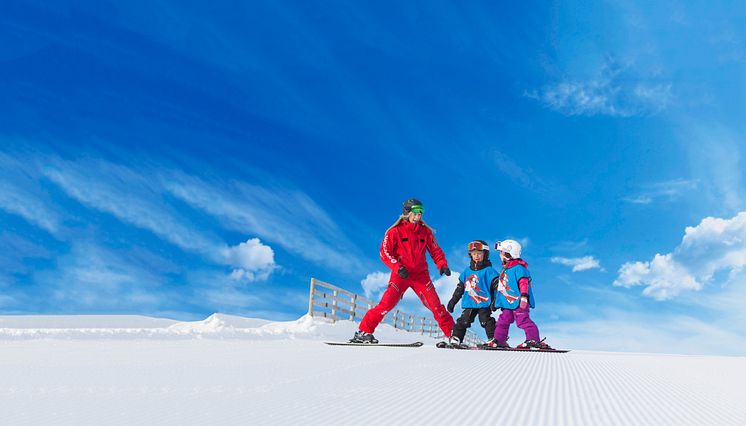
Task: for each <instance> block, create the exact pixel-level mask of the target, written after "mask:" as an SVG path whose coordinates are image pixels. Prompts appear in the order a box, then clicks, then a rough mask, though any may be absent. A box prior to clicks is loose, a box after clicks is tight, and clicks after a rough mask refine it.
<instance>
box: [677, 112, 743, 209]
mask: <svg viewBox="0 0 746 426" xmlns="http://www.w3.org/2000/svg"><path fill="white" fill-rule="evenodd" d="M681 129H682V133H681V135H680V136H679V138H680V139H681V141H682V144H683V145H684V146H685V147H686V150H687V153H688V156H689V163H690V164H689V167H690V170H691V171H690V173H691V175H692V176H694V177H695V178H696V179H697V180H698V181H699V183H700V185H699V188H698V189H699V193H700V197H701V198H702V199H703V200H705V201H706V202H708V203H711V204H712V205H716V206H719V207H722V208H723V209H724V211H725V212H727V213H726V214H731V213H733V212H736V211H739V210H740V209H742V208H743V205H744V203H743V200H744V189H743V171H742V170H743V167H742V166H741V152H742V146H743V136H741V135H740V134H739V133H738V132H737V131H734V130H732V129H730V128H728V127H725V126H723V125H722V124H720V123H702V122H697V123H696V124H693V123H691V120H689V119H687V121H686V123H684V124H682V126H681Z"/></svg>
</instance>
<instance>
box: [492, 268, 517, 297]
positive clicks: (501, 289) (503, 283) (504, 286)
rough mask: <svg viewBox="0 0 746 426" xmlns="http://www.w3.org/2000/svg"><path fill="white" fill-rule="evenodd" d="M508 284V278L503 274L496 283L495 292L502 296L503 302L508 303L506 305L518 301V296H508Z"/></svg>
mask: <svg viewBox="0 0 746 426" xmlns="http://www.w3.org/2000/svg"><path fill="white" fill-rule="evenodd" d="M509 284H510V283H509V282H508V276H507V275H505V273H502V274H500V280H499V281H498V283H497V292H498V293H500V294H502V295H503V297H504V298H505V300H507V301H508V303H513V302H515V301H516V300H518V296H513V295H512V294H509V293H508V292H509V291H510V285H509Z"/></svg>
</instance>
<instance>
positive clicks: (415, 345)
mask: <svg viewBox="0 0 746 426" xmlns="http://www.w3.org/2000/svg"><path fill="white" fill-rule="evenodd" d="M324 343H326V344H327V345H333V346H382V347H386V348H419V347H420V346H422V345H424V343H422V342H413V343H352V342H324Z"/></svg>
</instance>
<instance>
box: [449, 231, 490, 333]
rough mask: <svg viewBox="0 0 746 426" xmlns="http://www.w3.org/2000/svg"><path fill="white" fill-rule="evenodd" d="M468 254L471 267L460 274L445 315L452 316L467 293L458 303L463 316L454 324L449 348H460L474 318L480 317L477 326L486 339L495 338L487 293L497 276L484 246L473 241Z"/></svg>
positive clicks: (486, 247) (488, 252)
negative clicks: (449, 313) (480, 327)
mask: <svg viewBox="0 0 746 426" xmlns="http://www.w3.org/2000/svg"><path fill="white" fill-rule="evenodd" d="M468 251H469V256H470V257H471V263H470V265H469V267H467V268H466V269H464V272H463V273H462V274H461V277H460V278H459V281H458V285H457V286H456V290H455V291H454V292H453V297H451V301H450V302H448V312H451V313H453V308H454V307H455V306H456V303H458V301H459V299H461V297H462V296H463V295H464V292H466V295H467V296H466V297H464V299H463V300H461V307H462V308H463V309H464V312H463V313H462V314H461V317H459V319H458V320H456V325H454V327H453V334H452V335H451V339H450V344H451V345H452V346H455V347H460V346H461V342H463V341H464V335H465V334H466V329H467V328H469V327H471V323H472V322H474V319H475V318H476V317H477V316H479V324H480V325H481V326H482V327H484V330H485V331H486V332H487V339H489V340H492V336H493V335H494V334H495V319H494V318H492V311H490V306H491V304H492V295H491V291H490V289H491V288H492V287H493V286H494V285H496V283H497V281H498V279H499V275H498V274H497V271H495V269H494V268H493V267H492V263H491V262H490V248H489V246H488V245H487V242H485V241H482V240H475V241H472V242H470V243H469V246H468Z"/></svg>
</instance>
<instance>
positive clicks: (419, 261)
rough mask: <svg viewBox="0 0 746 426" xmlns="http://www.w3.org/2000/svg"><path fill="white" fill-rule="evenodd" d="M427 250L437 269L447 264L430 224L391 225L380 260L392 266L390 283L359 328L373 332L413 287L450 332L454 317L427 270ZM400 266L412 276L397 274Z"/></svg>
mask: <svg viewBox="0 0 746 426" xmlns="http://www.w3.org/2000/svg"><path fill="white" fill-rule="evenodd" d="M425 250H427V251H429V252H430V256H431V257H432V258H433V261H435V265H436V266H437V267H438V270H440V269H442V268H443V267H447V266H448V262H447V261H446V257H445V255H444V254H443V250H441V248H440V246H439V245H438V242H437V241H436V240H435V236H434V235H433V232H432V230H431V229H430V228H428V227H427V226H426V225H424V224H423V223H421V222H415V223H412V222H409V221H408V220H402V221H401V222H399V223H398V224H396V225H394V226H392V227H391V228H389V230H388V231H386V235H385V236H384V237H383V242H382V243H381V260H382V261H383V263H385V264H386V266H388V267H389V269H391V277H390V278H389V286H388V288H387V289H386V291H385V292H384V293H383V297H381V301H380V302H378V305H376V306H375V307H373V308H372V309H371V310H369V311H368V312H367V313H366V314H365V316H364V317H363V320H362V321H361V322H360V330H362V331H365V332H366V333H373V331H375V329H376V327H377V326H378V324H380V322H381V321H382V320H383V318H384V317H385V316H386V314H387V313H388V312H389V311H390V310H391V309H393V308H394V306H396V304H397V303H399V300H401V298H402V297H403V296H404V292H405V291H407V289H408V288H410V287H411V288H412V290H414V292H415V293H416V294H417V296H418V297H419V298H420V300H421V301H422V303H423V304H424V305H425V306H426V307H427V308H428V309H430V310H431V311H432V312H433V316H434V317H435V320H436V321H437V322H438V325H439V326H440V329H441V330H443V333H444V334H445V335H446V336H450V335H451V330H452V329H453V318H452V317H451V315H450V314H449V313H448V311H446V308H445V306H443V304H442V303H440V298H439V297H438V293H437V292H436V291H435V287H434V286H433V282H432V281H431V280H430V273H429V272H428V270H427V260H426V258H425ZM400 266H404V267H405V268H407V271H408V272H409V276H408V277H407V278H402V277H400V276H399V274H397V271H398V270H399V267H400Z"/></svg>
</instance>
